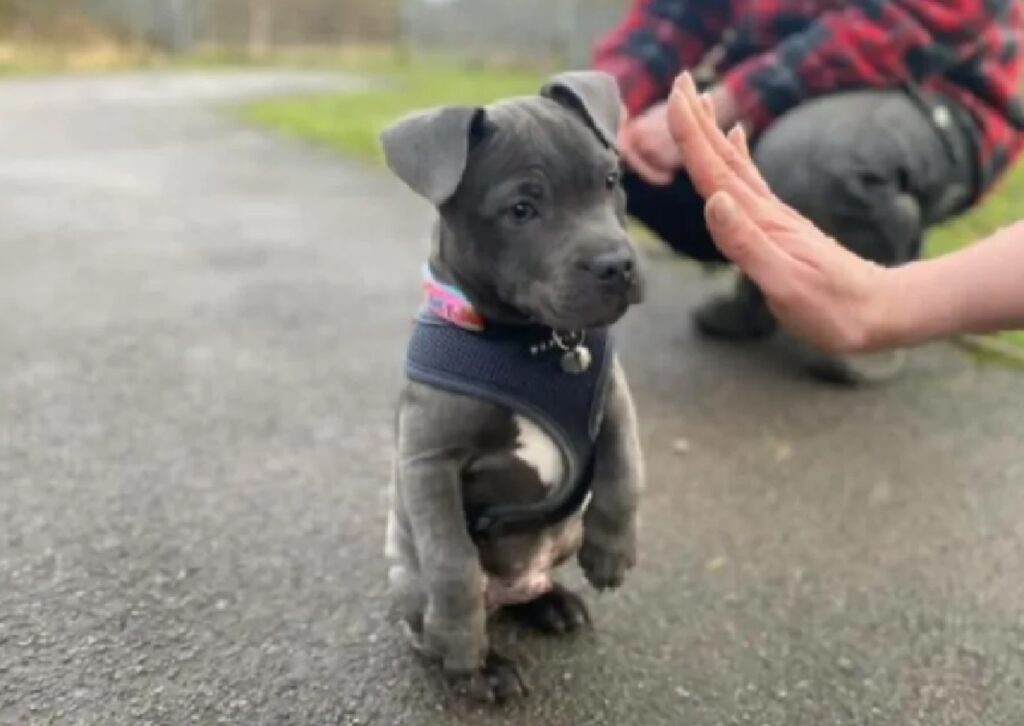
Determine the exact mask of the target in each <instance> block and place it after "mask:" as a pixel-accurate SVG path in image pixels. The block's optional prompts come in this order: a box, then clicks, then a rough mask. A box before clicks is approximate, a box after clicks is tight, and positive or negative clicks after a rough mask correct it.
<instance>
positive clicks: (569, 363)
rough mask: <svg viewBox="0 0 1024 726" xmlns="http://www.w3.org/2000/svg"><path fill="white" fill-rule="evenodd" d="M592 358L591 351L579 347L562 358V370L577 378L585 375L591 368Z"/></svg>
mask: <svg viewBox="0 0 1024 726" xmlns="http://www.w3.org/2000/svg"><path fill="white" fill-rule="evenodd" d="M591 360H592V358H591V355H590V351H589V350H587V348H585V347H584V346H582V345H578V346H576V347H575V348H573V349H572V350H570V351H566V352H565V354H564V355H563V356H562V370H563V371H565V372H566V373H570V374H572V375H574V376H577V375H579V374H581V373H585V372H586V371H587V369H588V368H590V362H591Z"/></svg>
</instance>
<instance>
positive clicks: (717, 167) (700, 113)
mask: <svg viewBox="0 0 1024 726" xmlns="http://www.w3.org/2000/svg"><path fill="white" fill-rule="evenodd" d="M707 113H708V112H707V109H706V108H705V107H704V105H703V101H701V100H700V98H699V97H698V96H697V91H696V87H695V86H694V85H693V79H692V78H690V76H689V74H685V73H684V74H683V75H682V76H681V77H680V79H679V80H678V81H677V82H676V85H675V88H674V89H673V91H672V96H671V99H670V101H669V128H670V130H671V132H672V136H673V138H674V139H675V140H676V143H677V144H678V146H679V153H680V157H681V158H682V161H683V165H684V166H685V167H686V169H687V171H688V172H689V174H690V178H691V179H692V180H693V183H694V186H696V188H697V190H698V191H699V192H700V193H701V195H703V196H704V197H705V198H708V197H710V196H711V195H712V194H714V193H715V192H718V191H723V190H728V191H729V192H730V193H731V194H732V195H733V196H734V197H735V199H736V201H737V202H738V203H739V204H741V205H743V206H745V207H746V208H748V209H749V208H752V207H753V206H754V201H755V199H757V197H759V196H760V194H758V193H757V192H755V191H754V190H753V189H752V188H751V187H750V185H749V184H747V183H746V182H745V181H744V179H743V178H742V177H741V176H740V175H738V174H737V173H736V171H735V169H734V168H733V166H731V165H730V164H729V163H728V162H727V161H726V159H725V158H724V156H723V149H724V150H727V154H728V155H730V156H732V157H736V159H737V160H739V156H738V153H737V151H736V150H735V149H733V148H732V146H731V145H730V144H729V142H728V141H727V140H726V138H725V136H724V135H723V134H722V132H721V130H720V129H719V128H718V127H717V126H715V125H714V123H713V122H711V121H708V122H707V123H705V122H704V121H702V118H704V119H706V118H707ZM715 137H718V138H719V139H720V141H721V143H720V144H719V145H716V144H715V143H714V142H713V139H714V138H715Z"/></svg>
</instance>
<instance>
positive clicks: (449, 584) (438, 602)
mask: <svg viewBox="0 0 1024 726" xmlns="http://www.w3.org/2000/svg"><path fill="white" fill-rule="evenodd" d="M495 411H496V408H495V407H494V406H492V405H490V404H485V403H482V402H479V401H476V400H474V399H469V398H464V397H461V396H453V395H449V394H445V393H441V392H437V391H432V390H430V389H426V388H424V387H422V386H420V385H418V384H415V383H412V384H409V386H408V387H407V389H406V399H405V401H404V405H403V406H402V408H401V413H400V414H399V422H398V441H399V444H398V463H397V482H396V483H397V487H398V491H397V495H398V497H399V499H400V501H401V508H402V513H403V514H404V520H405V522H406V523H407V524H408V527H409V529H410V530H411V535H412V538H413V541H414V542H415V544H416V551H417V553H418V557H419V562H418V569H419V581H420V583H421V586H422V588H423V591H424V595H425V611H424V613H423V618H422V623H423V632H422V648H423V650H424V651H425V652H426V653H427V654H429V655H432V656H435V657H437V658H439V659H440V660H441V662H442V665H443V668H444V671H445V673H446V674H447V675H448V677H449V678H450V679H451V680H452V681H453V682H454V683H455V685H456V686H457V687H459V688H460V689H463V690H466V691H468V692H469V694H470V695H473V696H475V697H477V698H481V699H483V700H503V699H504V698H506V697H509V696H512V695H515V694H516V693H519V692H523V691H525V684H524V683H523V682H522V679H521V678H520V676H519V673H518V670H517V669H516V667H515V665H514V664H513V663H511V662H510V661H508V660H506V659H504V658H502V657H501V656H499V655H497V654H496V653H494V652H493V651H491V650H490V647H489V643H488V638H487V607H486V604H485V599H484V589H485V586H486V580H485V576H484V572H483V569H482V568H481V565H480V559H479V555H478V553H477V549H476V547H475V545H474V544H473V541H472V539H471V538H470V536H469V533H468V531H467V529H466V525H465V513H464V509H463V500H462V481H461V472H462V469H463V468H464V466H465V464H466V461H467V457H468V456H469V455H470V452H472V451H476V450H478V449H479V444H480V442H479V441H478V440H477V439H478V438H479V435H480V432H482V431H487V429H488V428H489V427H488V421H489V419H493V417H494V415H495Z"/></svg>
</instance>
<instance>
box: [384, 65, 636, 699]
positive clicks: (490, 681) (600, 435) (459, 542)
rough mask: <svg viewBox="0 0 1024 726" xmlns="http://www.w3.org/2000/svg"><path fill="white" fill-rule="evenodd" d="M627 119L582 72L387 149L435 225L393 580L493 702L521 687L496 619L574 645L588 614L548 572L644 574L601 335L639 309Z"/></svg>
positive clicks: (466, 678) (627, 413)
mask: <svg viewBox="0 0 1024 726" xmlns="http://www.w3.org/2000/svg"><path fill="white" fill-rule="evenodd" d="M620 108H621V104H620V98H619V92H618V89H617V86H616V84H615V81H614V80H613V79H612V78H611V77H610V76H608V75H606V74H603V73H597V72H573V73H565V74H562V75H559V76H556V77H554V78H553V79H551V80H550V81H549V82H548V83H547V84H546V85H545V86H544V88H543V89H541V91H540V93H539V95H537V96H529V97H523V98H516V99H511V100H507V101H503V102H500V103H497V104H494V105H490V106H487V107H471V106H456V107H445V108H441V109H435V110H432V111H428V112H423V113H420V114H416V115H413V116H411V117H407V118H405V119H403V120H401V121H399V122H397V123H395V124H394V125H392V126H391V127H389V128H388V129H386V130H385V131H384V133H383V134H382V137H381V141H382V146H383V149H384V153H385V157H386V159H387V162H388V165H389V167H390V168H391V169H392V171H394V173H395V174H396V175H397V176H398V177H399V178H400V179H402V180H403V181H404V182H405V183H406V184H407V185H408V186H409V187H411V188H412V189H413V190H414V191H415V192H417V193H418V194H420V195H422V196H423V197H425V198H426V199H427V200H429V201H430V202H431V203H432V204H434V205H435V206H436V207H437V209H438V216H439V218H438V221H437V224H436V226H435V229H434V234H433V242H432V249H431V253H430V257H429V261H428V266H427V268H426V272H425V276H426V278H427V279H426V284H427V289H428V293H432V295H431V294H428V304H427V305H426V306H425V308H424V310H422V311H421V314H420V316H419V318H418V322H417V326H416V332H415V333H414V336H413V342H412V343H411V344H410V351H409V358H408V360H407V373H408V377H409V379H410V380H409V382H408V383H407V385H406V387H405V390H404V392H403V395H402V398H401V402H400V406H399V410H398V417H397V456H396V463H395V471H394V482H393V487H392V492H391V494H392V505H391V511H390V513H389V521H388V533H387V543H386V554H387V556H388V559H389V566H390V571H389V579H390V584H391V587H392V590H393V594H394V597H395V604H396V605H397V609H398V613H399V615H400V617H401V618H402V619H403V621H404V623H405V624H406V626H407V627H408V631H409V633H410V635H411V636H412V640H413V643H414V645H415V646H416V648H417V649H418V650H420V651H421V652H422V653H425V654H427V655H428V656H430V657H431V658H433V659H436V660H438V661H440V663H441V665H442V667H443V670H444V673H445V674H446V676H447V677H448V679H449V681H450V682H451V683H452V685H454V686H455V687H456V689H457V690H458V691H459V692H461V693H464V694H466V695H469V696H471V697H474V698H478V699H482V700H485V701H502V700H505V699H507V698H510V697H514V696H518V695H521V694H523V693H525V691H526V685H525V683H524V681H523V679H522V677H521V676H520V673H519V670H518V668H517V667H516V665H515V663H514V662H513V661H511V660H510V659H508V658H506V657H504V656H501V655H499V654H497V653H496V652H495V651H494V650H493V649H492V648H491V647H490V645H489V641H488V633H487V622H488V618H489V616H490V615H491V614H493V613H494V612H496V611H497V610H499V609H504V610H506V611H508V612H511V613H512V614H513V615H517V616H520V617H521V618H522V619H523V620H525V621H526V622H528V623H530V624H532V625H534V626H536V627H539V628H541V629H543V630H545V631H548V632H556V633H561V632H568V631H572V630H575V629H577V628H579V627H580V626H582V625H584V624H587V623H589V615H588V614H587V610H586V607H585V605H584V603H583V601H582V600H581V599H580V598H579V596H577V595H576V594H574V593H572V592H571V591H569V590H567V589H566V588H564V587H562V586H560V585H558V584H557V583H555V582H553V581H552V579H551V572H552V570H553V568H554V567H556V566H557V565H559V564H561V563H562V562H564V561H565V560H566V559H568V558H569V557H571V556H572V555H573V554H577V555H578V560H579V563H580V565H581V567H582V569H583V572H584V574H585V575H586V577H587V579H588V580H589V581H590V583H591V584H592V585H593V586H594V587H595V588H597V589H599V590H603V589H606V588H614V587H618V586H619V585H621V584H622V581H623V577H624V575H625V573H626V571H627V570H628V569H630V568H631V567H632V566H633V565H634V564H635V562H636V556H637V542H636V539H637V522H636V515H637V504H638V499H639V494H640V491H641V488H642V481H643V467H642V459H641V451H640V444H639V439H638V435H637V425H636V416H635V413H634V408H633V403H632V400H631V396H630V392H629V389H628V387H627V383H626V378H625V376H624V374H623V371H622V369H621V367H620V365H619V363H618V361H617V360H616V358H615V355H614V352H613V350H612V349H611V345H610V342H609V339H608V336H607V334H606V330H605V329H606V328H607V326H609V325H611V324H612V323H614V322H616V321H617V320H618V319H619V318H620V317H621V316H622V315H623V314H624V313H625V311H626V310H627V309H628V308H629V306H630V305H632V304H634V303H637V302H639V301H640V299H641V297H642V293H641V287H642V283H641V275H640V272H639V269H638V265H637V255H636V252H635V250H634V248H633V246H632V244H631V242H630V240H629V238H628V236H627V234H626V228H625V196H624V193H623V191H622V188H621V185H620V183H619V168H620V162H619V158H618V155H617V153H616V151H615V147H614V138H615V131H616V129H617V128H618V123H619V114H620Z"/></svg>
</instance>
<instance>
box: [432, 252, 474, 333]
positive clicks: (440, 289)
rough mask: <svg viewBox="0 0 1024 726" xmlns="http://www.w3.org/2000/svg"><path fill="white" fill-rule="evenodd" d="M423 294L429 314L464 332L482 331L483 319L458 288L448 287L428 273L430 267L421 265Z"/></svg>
mask: <svg viewBox="0 0 1024 726" xmlns="http://www.w3.org/2000/svg"><path fill="white" fill-rule="evenodd" d="M423 292H424V293H425V294H426V298H427V299H426V304H427V308H428V309H429V310H430V312H432V313H434V315H436V316H438V317H439V318H441V319H443V320H447V321H448V322H449V323H451V324H452V325H455V326H458V327H460V328H463V329H465V330H472V331H474V332H480V331H481V330H483V329H484V319H483V317H482V316H481V315H480V313H478V312H477V311H476V308H474V307H473V303H471V302H470V301H469V299H468V298H467V297H466V295H465V293H463V292H462V290H460V289H459V288H457V287H455V286H453V285H448V284H445V283H443V282H441V281H440V280H438V279H437V278H436V277H434V273H433V272H431V271H430V265H429V264H426V263H424V265H423Z"/></svg>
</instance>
